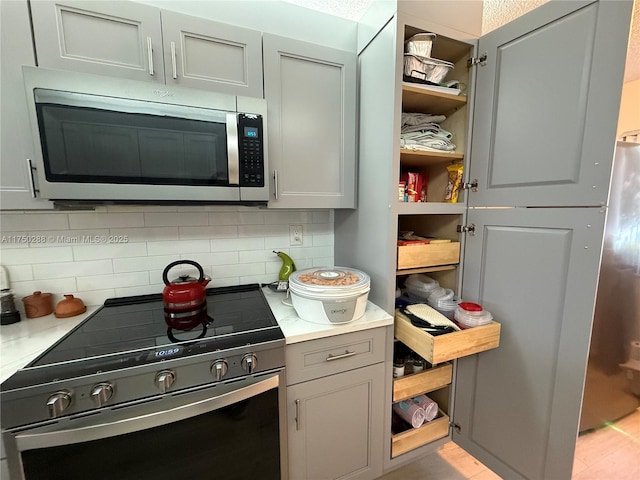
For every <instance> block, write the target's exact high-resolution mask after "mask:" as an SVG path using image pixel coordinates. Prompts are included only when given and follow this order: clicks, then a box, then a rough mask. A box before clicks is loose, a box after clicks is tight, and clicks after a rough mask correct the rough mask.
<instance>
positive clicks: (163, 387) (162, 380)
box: [156, 370, 176, 393]
mask: <svg viewBox="0 0 640 480" xmlns="http://www.w3.org/2000/svg"><path fill="white" fill-rule="evenodd" d="M175 381H176V374H175V373H173V371H172V370H162V371H161V372H158V373H157V375H156V387H158V388H159V389H160V391H161V392H162V393H167V390H169V389H170V388H171V385H173V382H175Z"/></svg>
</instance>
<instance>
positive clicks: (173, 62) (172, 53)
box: [171, 42, 178, 80]
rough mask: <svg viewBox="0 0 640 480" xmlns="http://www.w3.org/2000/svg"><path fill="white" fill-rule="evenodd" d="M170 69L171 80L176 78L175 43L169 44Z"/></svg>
mask: <svg viewBox="0 0 640 480" xmlns="http://www.w3.org/2000/svg"><path fill="white" fill-rule="evenodd" d="M171 68H172V69H173V70H172V73H173V79H174V80H176V79H177V78H178V64H177V62H176V42H171Z"/></svg>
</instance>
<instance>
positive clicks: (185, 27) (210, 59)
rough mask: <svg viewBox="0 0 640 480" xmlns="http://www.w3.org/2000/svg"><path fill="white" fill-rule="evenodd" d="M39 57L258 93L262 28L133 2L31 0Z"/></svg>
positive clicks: (65, 66) (43, 62) (41, 61)
mask: <svg viewBox="0 0 640 480" xmlns="http://www.w3.org/2000/svg"><path fill="white" fill-rule="evenodd" d="M32 11H33V30H34V37H35V45H36V53H37V56H38V65H39V66H41V67H48V68H55V69H60V70H73V71H79V72H84V73H94V74H97V75H104V76H113V77H123V78H129V79H134V80H142V81H149V82H157V83H160V84H165V83H166V84H167V85H181V86H185V87H190V88H197V89H200V90H213V91H217V92H222V93H229V94H233V95H241V96H252V97H262V96H263V92H262V34H261V32H259V31H256V30H249V29H246V28H240V27H235V26H232V25H225V24H221V23H218V22H214V21H211V20H207V19H203V18H198V17H193V16H189V15H183V14H180V13H175V12H170V11H166V10H160V9H158V8H156V7H152V6H149V5H143V4H139V3H135V2H102V1H96V2H88V1H67V2H64V1H62V2H60V1H38V2H32Z"/></svg>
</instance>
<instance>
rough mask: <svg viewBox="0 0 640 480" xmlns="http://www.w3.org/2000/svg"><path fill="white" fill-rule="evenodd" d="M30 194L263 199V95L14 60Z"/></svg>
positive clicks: (134, 200)
mask: <svg viewBox="0 0 640 480" xmlns="http://www.w3.org/2000/svg"><path fill="white" fill-rule="evenodd" d="M23 75H24V81H25V88H26V93H27V103H28V107H29V116H30V121H31V127H32V131H33V137H34V147H35V158H34V159H33V161H32V164H31V169H30V170H31V172H32V181H33V187H34V192H35V193H36V196H39V197H41V198H44V199H47V200H54V201H56V202H58V203H61V204H65V203H67V204H101V203H130V204H147V203H150V204H178V205H179V204H183V203H202V204H217V203H237V204H266V202H267V200H268V199H269V182H268V181H267V179H266V178H265V177H266V175H265V174H266V172H268V171H269V170H268V160H267V151H268V149H267V145H266V137H267V135H266V132H267V122H266V112H267V108H266V102H265V100H263V99H260V98H250V97H237V96H232V95H226V94H218V93H215V92H204V91H199V90H193V89H188V88H181V87H169V86H166V87H165V86H162V87H159V86H158V85H157V84H150V83H146V82H140V81H132V80H126V79H119V78H106V77H101V76H97V75H90V74H81V73H74V72H62V71H57V70H48V69H42V68H34V67H23Z"/></svg>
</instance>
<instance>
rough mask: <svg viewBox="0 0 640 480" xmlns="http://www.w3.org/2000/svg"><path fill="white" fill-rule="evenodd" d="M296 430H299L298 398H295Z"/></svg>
mask: <svg viewBox="0 0 640 480" xmlns="http://www.w3.org/2000/svg"><path fill="white" fill-rule="evenodd" d="M295 403H296V430H300V399H299V398H296V402H295Z"/></svg>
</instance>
